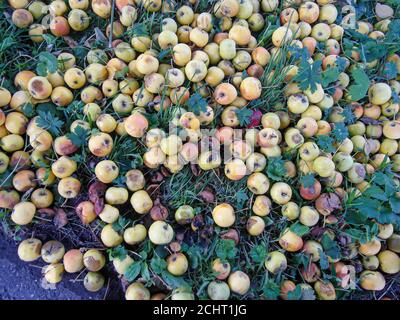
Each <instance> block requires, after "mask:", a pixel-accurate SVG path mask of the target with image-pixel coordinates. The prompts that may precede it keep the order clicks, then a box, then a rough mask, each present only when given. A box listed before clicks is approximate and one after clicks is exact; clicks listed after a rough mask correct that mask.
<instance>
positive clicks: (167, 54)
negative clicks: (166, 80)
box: [158, 48, 172, 61]
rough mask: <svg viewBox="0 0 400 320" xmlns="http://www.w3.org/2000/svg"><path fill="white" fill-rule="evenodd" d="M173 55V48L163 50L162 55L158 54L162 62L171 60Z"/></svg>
mask: <svg viewBox="0 0 400 320" xmlns="http://www.w3.org/2000/svg"><path fill="white" fill-rule="evenodd" d="M171 54H172V49H171V48H168V49H164V50H161V51H160V53H159V54H158V60H160V61H161V60H163V59H164V58H170V57H171Z"/></svg>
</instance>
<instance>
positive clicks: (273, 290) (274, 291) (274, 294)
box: [263, 279, 281, 300]
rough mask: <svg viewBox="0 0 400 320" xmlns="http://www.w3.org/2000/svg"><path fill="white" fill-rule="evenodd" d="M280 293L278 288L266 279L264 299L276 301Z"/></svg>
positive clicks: (270, 280)
mask: <svg viewBox="0 0 400 320" xmlns="http://www.w3.org/2000/svg"><path fill="white" fill-rule="evenodd" d="M280 293H281V288H280V286H279V285H278V284H277V283H275V282H274V280H272V279H268V280H267V281H266V282H265V284H264V287H263V294H264V297H265V298H266V299H268V300H277V299H278V297H279V294H280Z"/></svg>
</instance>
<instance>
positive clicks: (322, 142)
mask: <svg viewBox="0 0 400 320" xmlns="http://www.w3.org/2000/svg"><path fill="white" fill-rule="evenodd" d="M315 143H316V144H317V145H318V147H319V148H320V149H321V150H323V151H325V152H327V153H333V152H335V151H336V148H335V147H334V146H333V143H334V139H333V138H332V137H330V136H327V135H318V136H316V138H315Z"/></svg>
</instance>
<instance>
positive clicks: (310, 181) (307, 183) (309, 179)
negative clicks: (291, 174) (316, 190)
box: [300, 173, 315, 188]
mask: <svg viewBox="0 0 400 320" xmlns="http://www.w3.org/2000/svg"><path fill="white" fill-rule="evenodd" d="M300 183H301V185H302V186H304V188H311V187H312V186H313V185H314V183H315V179H314V174H312V173H307V174H306V175H304V176H302V177H301V178H300Z"/></svg>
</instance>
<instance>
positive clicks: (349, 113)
mask: <svg viewBox="0 0 400 320" xmlns="http://www.w3.org/2000/svg"><path fill="white" fill-rule="evenodd" d="M340 115H342V116H343V117H344V122H345V123H346V124H353V123H354V122H356V120H357V118H356V116H355V115H354V112H353V110H352V108H351V106H345V107H344V108H343V111H342V112H341V113H340Z"/></svg>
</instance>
